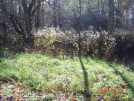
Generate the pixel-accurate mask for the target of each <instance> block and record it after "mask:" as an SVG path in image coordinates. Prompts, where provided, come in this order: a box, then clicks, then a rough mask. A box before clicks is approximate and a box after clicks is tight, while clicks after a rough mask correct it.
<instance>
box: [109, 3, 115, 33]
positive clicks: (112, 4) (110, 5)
mask: <svg viewBox="0 0 134 101" xmlns="http://www.w3.org/2000/svg"><path fill="white" fill-rule="evenodd" d="M108 4H109V15H108V34H109V35H112V33H113V29H114V24H113V17H114V0H108Z"/></svg>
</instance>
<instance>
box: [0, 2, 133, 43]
mask: <svg viewBox="0 0 134 101" xmlns="http://www.w3.org/2000/svg"><path fill="white" fill-rule="evenodd" d="M80 2H81V14H80V13H79V0H0V19H1V20H0V27H1V29H2V31H1V34H2V33H4V37H5V38H4V40H5V41H6V36H7V34H5V33H7V32H9V33H10V32H13V33H12V34H18V35H19V36H21V37H22V39H23V41H24V43H26V44H31V45H33V42H34V39H33V35H32V30H33V29H35V28H36V29H38V28H39V27H44V26H46V27H56V28H57V27H59V28H61V29H62V30H68V29H71V28H73V29H75V30H76V31H78V30H79V28H80V30H88V29H89V27H90V26H93V28H94V33H96V31H102V30H106V31H108V33H109V34H110V35H111V34H112V33H113V31H114V30H115V29H116V28H121V29H125V30H128V31H133V30H134V1H133V0H81V1H80ZM79 16H81V18H80V19H81V24H80V27H79ZM5 26H6V27H5ZM3 30H6V31H3ZM0 37H2V35H0Z"/></svg>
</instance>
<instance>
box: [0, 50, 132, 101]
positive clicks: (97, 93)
mask: <svg viewBox="0 0 134 101" xmlns="http://www.w3.org/2000/svg"><path fill="white" fill-rule="evenodd" d="M82 62H83V64H84V67H85V68H86V72H87V73H88V83H89V91H90V93H91V101H134V71H133V70H131V69H130V68H129V67H126V66H124V65H121V64H120V65H119V64H116V63H107V62H104V61H102V60H97V59H91V58H84V57H83V58H82ZM84 98H85V95H84V76H83V70H82V68H81V64H80V61H79V58H78V57H74V59H70V58H69V57H67V58H65V59H63V58H62V57H61V56H59V57H52V56H47V55H44V54H37V53H31V54H28V53H17V54H10V53H4V54H2V55H0V101H84Z"/></svg>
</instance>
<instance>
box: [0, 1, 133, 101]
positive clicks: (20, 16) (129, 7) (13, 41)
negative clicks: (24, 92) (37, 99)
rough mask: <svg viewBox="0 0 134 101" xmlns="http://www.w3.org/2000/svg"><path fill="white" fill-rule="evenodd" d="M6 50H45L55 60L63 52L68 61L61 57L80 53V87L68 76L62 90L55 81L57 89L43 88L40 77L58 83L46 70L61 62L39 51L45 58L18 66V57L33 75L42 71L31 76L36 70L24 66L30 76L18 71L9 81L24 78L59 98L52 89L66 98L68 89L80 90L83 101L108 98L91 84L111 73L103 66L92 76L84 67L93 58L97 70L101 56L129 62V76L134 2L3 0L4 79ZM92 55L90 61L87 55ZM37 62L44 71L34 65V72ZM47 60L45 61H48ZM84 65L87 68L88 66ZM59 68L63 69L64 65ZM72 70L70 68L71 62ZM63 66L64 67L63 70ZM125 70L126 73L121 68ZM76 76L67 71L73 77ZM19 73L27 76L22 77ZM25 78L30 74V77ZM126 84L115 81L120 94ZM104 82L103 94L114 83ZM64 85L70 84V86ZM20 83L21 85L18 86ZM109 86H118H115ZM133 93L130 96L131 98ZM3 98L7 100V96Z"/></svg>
mask: <svg viewBox="0 0 134 101" xmlns="http://www.w3.org/2000/svg"><path fill="white" fill-rule="evenodd" d="M6 52H8V53H9V54H14V53H16V54H18V53H23V52H24V53H30V54H32V53H34V52H37V53H43V54H44V53H45V54H47V55H49V56H51V55H52V56H53V58H55V56H61V55H62V56H63V58H65V57H66V58H65V60H64V59H63V61H66V59H67V58H68V56H69V55H70V57H71V59H74V58H75V57H78V58H79V62H80V66H81V69H82V72H83V74H82V73H81V72H80V70H79V69H78V70H79V71H78V73H79V74H82V75H83V78H82V80H83V81H82V82H83V83H82V84H81V82H77V83H79V84H80V85H82V87H79V86H78V85H77V83H76V81H78V80H76V81H73V82H72V83H74V84H72V85H71V81H70V80H69V79H67V77H68V76H67V77H66V79H65V80H64V81H65V82H67V84H66V85H65V86H64V87H63V88H62V86H61V85H60V84H59V85H58V84H57V85H58V86H57V85H55V86H56V87H55V88H56V89H55V88H49V86H46V85H45V86H46V88H48V89H46V88H45V87H44V88H43V86H44V85H43V84H44V81H43V80H40V81H38V80H37V77H40V76H41V78H43V77H44V78H45V77H46V79H45V80H46V82H47V83H48V82H51V83H52V81H51V80H50V78H51V79H53V81H54V80H55V77H54V76H53V75H52V76H51V77H47V76H48V74H52V73H50V72H49V69H50V71H51V67H53V66H55V65H60V64H61V63H59V61H58V60H53V61H52V62H50V61H48V60H49V58H48V57H45V58H47V59H46V60H45V58H44V57H41V56H40V55H39V56H38V55H35V57H36V56H37V58H38V57H41V58H43V59H44V60H42V59H37V60H34V59H33V60H32V59H31V60H28V62H30V63H24V64H19V61H18V60H15V61H17V63H16V65H17V66H18V65H19V67H23V66H24V65H26V67H27V66H28V67H27V69H29V70H30V71H33V73H35V74H36V73H37V72H39V73H40V75H37V74H36V76H31V75H32V73H31V74H30V73H29V71H27V70H26V73H29V74H27V75H30V76H27V75H25V76H27V77H25V78H23V75H20V74H19V76H20V77H17V76H16V75H17V73H16V74H15V76H12V75H11V78H8V79H11V81H12V80H13V79H15V80H16V81H17V80H18V81H20V82H23V84H22V85H23V86H28V87H31V88H32V90H35V91H42V90H44V91H46V92H47V93H48V92H49V93H53V94H55V95H54V96H57V95H56V94H57V93H54V92H58V91H60V90H62V91H63V92H64V96H67V93H68V92H72V91H74V92H75V93H76V94H75V93H74V94H72V95H77V93H78V94H82V96H84V98H83V99H85V100H86V101H100V100H101V101H105V100H104V99H106V98H107V99H108V97H107V96H106V97H104V96H101V97H100V95H97V94H98V92H97V91H95V90H92V89H91V88H92V87H91V86H93V85H92V84H91V83H96V82H100V81H101V80H102V81H103V83H104V82H105V79H108V76H107V75H106V74H105V72H104V71H105V70H103V72H101V70H100V71H99V69H98V71H97V72H95V71H94V70H90V73H94V74H93V75H91V76H89V75H90V74H89V72H87V71H88V69H87V68H86V67H90V66H89V65H92V64H90V62H92V63H94V64H95V65H93V68H94V67H96V68H98V67H99V66H98V67H97V66H96V64H98V63H99V62H98V60H102V61H105V62H107V63H119V64H124V65H125V66H128V67H129V68H128V69H127V72H126V73H127V74H125V75H128V74H129V73H128V72H130V71H133V70H134V64H133V62H134V0H0V68H2V69H1V71H0V73H1V74H0V81H4V82H7V81H8V79H7V80H5V78H6V76H1V75H5V74H6V73H4V72H5V71H4V69H5V68H7V64H8V63H7V64H6V63H5V62H6V61H5V60H4V62H3V59H2V58H3V57H4V55H5V53H6ZM27 55H28V54H27ZM27 55H26V56H25V54H24V56H25V57H27ZM33 55H34V54H33ZM65 55H66V56H65ZM1 57H2V58H1ZM21 57H23V55H21ZM25 57H23V58H24V60H23V58H22V60H23V61H25V59H26V58H25ZM29 57H30V56H29ZM82 57H84V58H85V57H86V58H87V59H86V60H85V61H87V62H85V61H84V62H83V61H82ZM89 57H90V58H91V59H88V58H89ZM6 58H8V54H6ZM27 58H28V57H27ZM18 59H20V58H18ZM92 59H93V60H92ZM13 60H14V58H11V61H10V62H11V63H12V66H13V67H15V66H16V65H14V63H15V62H14V61H13ZM38 60H41V61H38ZM94 60H96V61H97V62H96V63H95V62H94ZM20 61H21V60H20ZM33 61H34V62H33ZM35 61H37V62H39V63H37V64H38V65H39V66H37V68H38V67H41V68H40V69H41V70H42V71H43V72H42V71H36V69H37V68H36V66H33V68H34V70H31V67H32V66H31V65H29V64H32V63H33V64H34V63H35ZM44 61H47V62H48V64H47V62H44ZM49 62H50V63H49ZM66 62H67V61H66ZM66 62H65V63H66ZM45 63H46V64H45ZM67 63H68V62H67ZM84 63H85V65H86V67H85V66H84ZM88 63H89V64H88ZM2 64H4V65H2ZM50 64H51V65H52V66H51V65H50ZM72 64H73V63H72ZM77 64H78V63H77ZM77 64H76V65H77ZM87 64H88V65H87ZM35 65H36V64H35ZM44 65H45V66H46V65H47V66H46V67H49V69H46V68H45V69H44V70H43V68H44V67H42V66H44ZM100 65H102V67H103V66H104V67H105V66H106V67H108V68H111V67H112V66H110V65H109V66H107V65H106V64H103V63H102V64H100ZM8 66H9V65H8ZM9 67H10V66H9ZM24 67H25V66H24ZM61 67H64V64H63V65H62V66H61ZM75 67H76V66H74V68H75ZM78 67H79V66H78ZM113 67H114V66H113ZM115 67H116V66H115ZM115 67H114V68H113V69H112V70H111V71H110V72H111V75H112V76H111V77H114V76H113V75H114V73H115V74H116V76H118V75H120V77H121V78H122V79H123V81H124V82H125V83H127V84H128V86H129V87H128V88H130V89H131V92H132V94H133V95H134V92H133V89H134V87H133V85H132V84H131V83H129V82H128V81H127V79H126V78H125V77H123V76H122V74H121V72H120V71H118V69H115ZM3 68H4V69H3ZM69 68H72V67H71V65H70V67H69ZM122 68H123V67H122ZM17 69H18V68H17ZM90 69H92V68H90ZM52 70H53V68H52ZM60 70H64V68H62V69H60ZM66 70H68V69H67V68H66V69H65V71H66ZM75 70H77V69H75ZM75 70H71V72H67V73H68V74H69V73H73V74H74V73H75ZM121 70H122V71H123V69H121ZM19 71H20V72H23V69H22V70H21V68H20V69H19ZM44 71H47V72H49V73H48V74H45V75H44V74H43V73H44ZM65 71H64V72H65ZM14 72H15V71H14ZM52 72H53V73H55V75H62V73H63V72H62V71H60V73H59V72H58V71H56V69H54V70H53V71H52ZM2 73H3V74H2ZM56 73H57V74H56ZM58 73H59V74H58ZM112 73H113V74H112ZM22 74H23V73H22ZM42 74H43V75H42ZM63 74H64V73H63ZM73 74H69V75H71V76H72V75H73ZM79 74H77V75H79ZM94 75H95V76H94ZM100 75H101V76H100ZM132 75H133V74H132ZM21 76H22V78H23V79H22V78H21ZM72 77H73V76H72ZM79 77H80V78H81V75H79ZM79 77H78V78H79ZM128 77H129V76H128ZM128 77H127V78H128ZM27 78H30V79H31V80H29V79H27ZM88 78H90V79H88ZM98 78H99V79H98ZM23 80H24V81H23ZM25 80H26V81H28V80H29V81H28V82H29V84H26V82H25ZM73 80H74V79H73ZM9 81H10V80H9ZM37 81H38V82H37ZM61 81H62V80H61ZM102 81H101V83H102ZM131 81H132V80H130V82H131ZM59 82H60V81H59ZM108 82H111V81H108ZM112 82H113V81H112ZM124 82H123V83H122V82H121V83H119V82H116V84H117V85H116V86H119V85H121V89H120V88H119V89H120V90H119V91H120V92H121V93H122V92H123V90H122V89H125V86H126V85H127V84H124ZM34 83H35V84H34ZM60 83H61V82H60ZM118 83H119V84H118ZM132 83H133V81H132ZM61 84H62V83H61ZM0 85H1V84H0ZM100 85H101V84H100ZM106 85H107V84H104V87H100V88H99V87H98V86H97V87H98V88H99V89H101V88H102V90H101V94H104V93H107V89H103V88H108V90H109V89H110V86H111V85H110V83H109V85H110V86H108V85H107V86H106ZM66 86H69V87H70V89H69V88H67V87H66ZM19 87H20V89H21V86H20V85H19ZM41 87H42V88H41ZM58 87H59V88H58ZM60 87H61V89H60ZM73 87H74V88H75V87H76V89H75V90H74V88H73ZM37 88H38V89H37ZM57 89H58V90H57ZM59 89H60V90H59ZM111 89H114V88H112V87H111ZM103 90H105V91H103ZM63 92H62V93H63ZM112 92H113V93H116V91H113V90H112ZM126 92H127V93H126V94H128V95H129V93H128V91H127V90H126ZM58 93H59V92H58ZM108 94H109V93H108ZM132 94H131V96H133V95H132ZM79 96H80V95H79ZM108 96H110V97H111V96H112V98H114V100H113V99H112V100H111V101H126V100H122V96H123V97H124V96H127V95H125V94H124V95H121V96H113V95H112V94H111V95H108ZM58 97H60V94H59V95H58ZM58 97H57V99H58ZM6 98H8V97H6ZM66 98H67V97H66ZM124 98H125V97H124ZM2 99H4V98H3V95H2V94H1V92H0V100H2ZM10 99H13V98H11V96H10ZM59 99H61V98H59ZM67 99H73V100H70V101H80V100H77V99H76V100H75V99H74V98H71V97H70V98H69V97H68V98H67ZM91 99H95V100H91ZM97 99H98V100H97ZM117 99H118V100H117ZM120 99H121V100H120ZM4 101H8V100H7V99H6V100H4ZM9 101H10V100H9ZM12 101H13V100H12ZM15 101H23V100H15ZM43 101H49V100H43ZM50 101H51V100H50ZM57 101H62V100H57ZM107 101H110V100H107ZM127 101H129V100H127Z"/></svg>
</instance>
